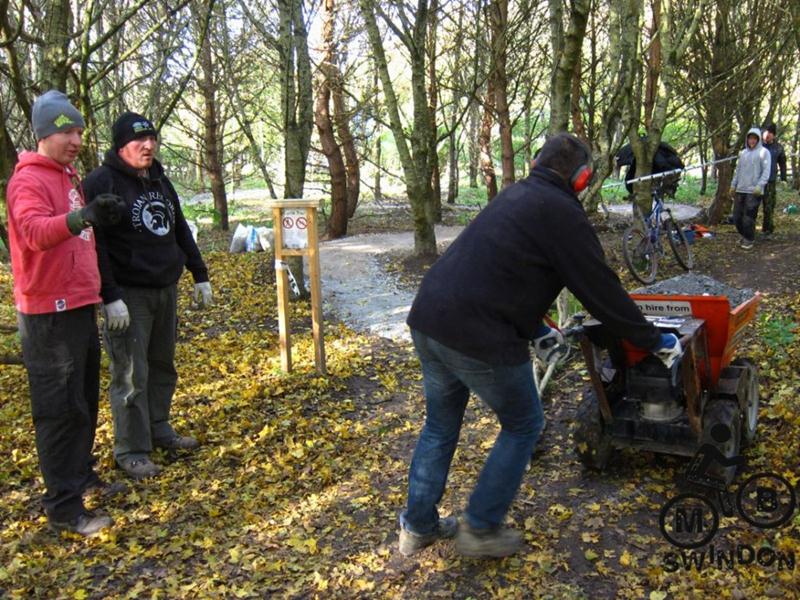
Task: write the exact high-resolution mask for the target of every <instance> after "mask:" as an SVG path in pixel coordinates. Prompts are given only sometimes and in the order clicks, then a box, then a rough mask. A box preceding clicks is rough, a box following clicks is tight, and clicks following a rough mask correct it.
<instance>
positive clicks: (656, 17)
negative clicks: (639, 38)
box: [644, 0, 661, 129]
mask: <svg viewBox="0 0 800 600" xmlns="http://www.w3.org/2000/svg"><path fill="white" fill-rule="evenodd" d="M651 6H652V9H653V10H652V12H653V21H652V23H651V24H650V35H651V37H652V40H653V41H652V42H651V43H650V56H649V57H648V61H647V68H646V75H645V90H644V127H645V129H650V127H651V125H652V122H653V110H655V107H656V96H657V95H658V78H659V76H660V75H661V36H660V35H658V30H659V28H660V27H661V0H651Z"/></svg>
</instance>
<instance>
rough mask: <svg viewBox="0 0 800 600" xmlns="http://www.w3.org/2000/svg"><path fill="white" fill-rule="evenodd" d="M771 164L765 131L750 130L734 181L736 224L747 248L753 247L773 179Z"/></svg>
mask: <svg viewBox="0 0 800 600" xmlns="http://www.w3.org/2000/svg"><path fill="white" fill-rule="evenodd" d="M771 163H772V158H771V157H770V154H769V150H767V149H766V148H764V146H763V145H762V144H761V130H760V129H759V128H758V127H753V128H752V129H750V131H748V132H747V139H746V142H745V147H744V150H742V151H741V152H740V153H739V159H738V161H737V162H736V170H735V171H734V172H733V179H732V180H731V195H732V196H733V197H734V200H733V223H734V225H736V230H737V231H738V232H739V234H740V235H741V236H742V239H741V240H740V241H739V246H740V247H741V248H743V249H744V250H751V249H752V248H753V240H754V239H755V237H756V217H757V216H758V205H759V204H760V203H761V196H762V194H763V193H764V188H765V187H766V185H767V182H768V181H769V174H770V167H771Z"/></svg>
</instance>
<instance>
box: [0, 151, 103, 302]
mask: <svg viewBox="0 0 800 600" xmlns="http://www.w3.org/2000/svg"><path fill="white" fill-rule="evenodd" d="M73 182H74V183H73ZM83 204H84V202H83V197H82V195H81V192H80V180H79V179H78V175H77V173H76V172H75V169H74V167H72V165H67V166H64V165H61V164H59V163H58V162H56V161H54V160H53V159H51V158H48V157H46V156H43V155H41V154H37V153H36V152H23V153H22V154H20V156H19V162H18V163H17V166H16V168H15V169H14V175H13V176H12V177H11V180H10V181H9V182H8V237H9V243H10V245H11V270H12V272H13V274H14V298H15V300H16V304H17V310H18V311H19V312H21V313H25V314H41V313H52V312H61V311H64V310H71V309H73V308H80V307H81V306H86V305H87V304H97V303H98V302H100V273H99V271H98V268H97V254H96V253H95V249H94V234H93V233H92V229H91V228H88V229H84V230H83V231H82V232H81V233H80V235H72V233H71V232H70V230H69V229H68V228H67V219H66V216H65V215H66V214H67V213H68V212H70V211H72V210H76V209H78V208H80V207H81V206H83Z"/></svg>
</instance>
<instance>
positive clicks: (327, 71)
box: [314, 0, 347, 239]
mask: <svg viewBox="0 0 800 600" xmlns="http://www.w3.org/2000/svg"><path fill="white" fill-rule="evenodd" d="M323 9H324V12H323V23H322V43H323V46H324V49H325V51H324V55H323V57H322V63H321V64H320V73H321V77H320V81H319V85H318V87H317V102H316V110H315V113H314V122H315V123H316V125H317V133H318V134H319V140H320V143H321V144H322V153H323V154H324V155H325V158H326V159H327V160H328V170H329V172H330V177H331V216H330V219H328V227H327V231H326V233H327V236H328V237H329V238H331V239H335V238H340V237H343V236H345V235H347V173H346V172H345V166H344V159H343V158H342V152H341V150H340V149H339V145H338V144H337V143H336V136H335V135H334V133H333V122H332V120H331V115H330V110H329V103H330V97H331V86H330V82H331V81H332V80H333V79H334V77H335V74H334V73H333V71H334V70H335V69H336V67H335V66H334V61H335V60H336V58H335V56H336V49H335V45H334V40H333V27H334V0H325V2H324V5H323Z"/></svg>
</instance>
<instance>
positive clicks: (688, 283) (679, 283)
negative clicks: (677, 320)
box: [631, 273, 755, 307]
mask: <svg viewBox="0 0 800 600" xmlns="http://www.w3.org/2000/svg"><path fill="white" fill-rule="evenodd" d="M631 293H632V294H646V295H651V294H667V295H677V296H726V297H727V298H728V302H730V304H731V307H734V306H739V305H740V304H742V303H743V302H747V301H748V300H750V298H752V297H753V296H755V292H754V291H753V290H751V289H750V288H742V289H738V288H734V287H731V286H729V285H726V284H724V283H722V282H720V281H717V280H716V279H714V278H713V277H709V276H708V275H699V274H697V273H685V274H683V275H678V276H677V277H672V278H671V279H665V280H664V281H659V282H658V283H654V284H652V285H648V286H646V287H642V288H639V289H636V290H633V292H631Z"/></svg>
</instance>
